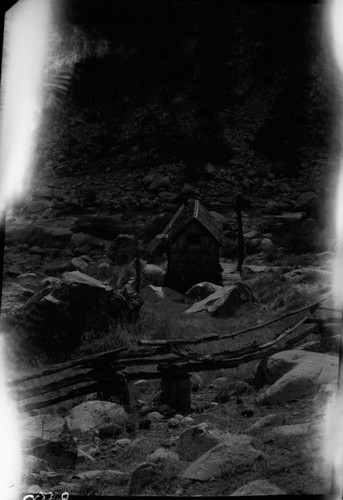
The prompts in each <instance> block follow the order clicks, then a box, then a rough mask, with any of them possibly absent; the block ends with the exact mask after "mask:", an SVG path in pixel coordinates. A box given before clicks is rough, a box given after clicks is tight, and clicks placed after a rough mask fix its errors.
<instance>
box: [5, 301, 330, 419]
mask: <svg viewBox="0 0 343 500" xmlns="http://www.w3.org/2000/svg"><path fill="white" fill-rule="evenodd" d="M330 296H331V295H330V294H326V295H323V296H322V297H321V298H320V299H318V300H317V301H315V302H313V303H311V304H309V305H307V306H304V307H302V308H300V309H297V310H295V311H291V312H289V313H287V314H285V315H283V316H280V317H278V318H275V319H273V320H271V321H267V322H265V323H262V324H260V325H257V326H254V327H249V328H246V329H244V330H240V331H238V332H233V333H229V334H224V335H217V334H208V335H206V336H202V337H200V338H192V339H177V340H175V339H173V340H140V341H139V346H138V348H137V349H136V350H134V351H133V350H131V351H130V350H129V349H128V348H126V347H122V348H118V349H113V350H109V351H105V352H102V353H99V354H93V355H89V356H85V357H83V358H80V359H76V360H72V361H67V362H64V363H59V364H56V365H54V366H51V367H49V368H46V369H43V370H40V371H38V372H36V373H34V374H31V375H29V376H24V377H20V378H17V379H15V380H12V381H10V382H9V383H8V384H7V386H8V387H9V389H10V390H11V393H12V394H13V397H14V399H15V400H16V401H17V406H18V409H19V410H20V411H30V410H33V409H38V408H44V407H47V406H50V405H53V404H57V403H60V402H62V401H66V400H69V399H73V398H77V397H80V396H85V395H87V394H92V393H95V392H97V393H101V392H103V391H104V390H107V391H110V390H112V389H113V391H114V395H116V394H117V393H118V394H119V395H120V396H121V397H124V396H125V395H127V391H128V389H127V387H128V386H127V383H128V382H130V381H133V380H138V379H143V378H144V379H160V378H164V377H166V376H168V377H173V376H175V377H177V376H183V375H185V376H186V375H187V374H189V373H192V372H199V371H210V370H217V369H220V368H234V367H237V366H239V365H241V364H243V363H249V362H251V361H256V360H262V359H265V358H267V357H268V356H271V355H272V354H275V353H277V352H279V351H282V350H286V349H289V348H291V347H293V346H294V345H296V344H297V343H298V342H299V341H300V340H302V339H304V338H306V337H307V336H309V335H311V334H320V335H322V337H323V338H328V337H330V334H331V336H332V329H333V328H334V327H335V326H337V325H339V324H340V318H339V317H334V316H330V317H329V318H326V319H325V320H323V319H318V318H314V317H312V316H313V315H314V313H315V312H317V311H318V310H327V311H329V312H337V313H338V312H339V311H335V310H334V309H331V308H326V307H321V304H322V303H323V302H324V301H325V300H327V299H328V298H330ZM301 313H303V314H302V315H301V317H300V318H298V319H295V320H294V323H293V324H292V325H290V326H288V327H287V328H286V329H283V330H282V331H281V332H278V333H277V334H276V335H275V332H274V337H273V338H272V339H271V340H268V341H267V342H264V343H261V344H258V342H257V341H256V340H254V341H253V342H252V343H250V344H249V345H247V346H246V347H243V348H240V349H236V350H229V349H222V350H221V351H220V352H217V353H215V352H214V353H211V354H203V353H199V352H196V351H194V349H192V346H196V345H199V344H206V343H212V342H219V341H223V340H227V339H231V338H234V337H238V336H240V335H243V334H246V333H249V332H255V331H259V330H260V329H261V328H265V327H268V326H270V325H274V324H275V323H277V322H280V321H282V320H285V319H286V318H292V317H293V316H296V315H300V314H301ZM299 330H300V331H299ZM294 334H295V335H294ZM51 378H52V379H51ZM49 379H50V380H49ZM104 388H105V389H104ZM123 395H124V396H123ZM125 397H126V396H125Z"/></svg>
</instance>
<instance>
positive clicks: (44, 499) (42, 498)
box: [23, 491, 69, 500]
mask: <svg viewBox="0 0 343 500" xmlns="http://www.w3.org/2000/svg"><path fill="white" fill-rule="evenodd" d="M68 498H69V493H68V492H67V491H64V492H63V493H61V496H59V495H57V496H55V495H54V494H53V493H52V492H51V491H49V493H43V492H39V493H34V494H30V495H25V496H24V498H23V500H68Z"/></svg>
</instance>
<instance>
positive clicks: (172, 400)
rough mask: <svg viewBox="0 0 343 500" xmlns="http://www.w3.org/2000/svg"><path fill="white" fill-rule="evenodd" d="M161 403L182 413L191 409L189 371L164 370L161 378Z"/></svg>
mask: <svg viewBox="0 0 343 500" xmlns="http://www.w3.org/2000/svg"><path fill="white" fill-rule="evenodd" d="M161 389H162V394H161V403H162V404H167V405H169V406H170V407H171V408H173V409H174V410H176V411H178V412H179V413H182V414H183V415H184V414H186V413H189V411H190V409H191V377H190V374H189V373H175V372H174V373H173V372H172V371H166V372H165V373H164V374H163V376H162V380H161Z"/></svg>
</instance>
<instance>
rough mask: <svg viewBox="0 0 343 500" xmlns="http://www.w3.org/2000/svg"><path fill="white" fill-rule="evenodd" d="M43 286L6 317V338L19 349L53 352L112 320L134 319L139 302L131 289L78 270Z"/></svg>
mask: <svg viewBox="0 0 343 500" xmlns="http://www.w3.org/2000/svg"><path fill="white" fill-rule="evenodd" d="M63 278H64V279H63V281H62V280H61V282H59V283H57V284H52V285H51V286H47V287H45V288H43V289H42V290H41V291H39V292H38V293H36V294H35V295H33V296H32V297H31V298H30V299H29V300H28V301H27V302H26V303H25V304H24V305H23V306H22V307H20V308H19V309H17V310H15V311H14V312H13V313H10V314H9V315H8V316H7V317H6V319H5V322H6V325H7V330H8V332H9V335H8V337H9V340H10V342H11V341H13V346H14V348H16V349H20V350H22V351H23V352H28V353H31V352H48V353H52V352H56V351H64V352H65V351H66V350H68V349H71V348H74V347H76V346H77V345H78V344H79V342H80V340H81V336H82V333H83V332H85V331H88V330H91V329H93V328H96V329H97V330H98V331H103V332H106V331H108V329H109V327H110V324H111V323H112V322H113V320H115V321H130V322H132V321H135V320H136V319H137V318H138V315H139V310H140V308H141V307H142V305H143V300H142V298H141V297H140V296H139V295H138V294H136V293H135V292H133V291H131V290H123V291H118V292H117V291H114V290H113V289H112V288H111V287H109V286H106V285H105V284H104V283H102V282H101V281H98V280H96V279H94V278H91V277H90V276H87V275H86V274H83V273H81V272H79V271H73V272H69V273H64V274H63Z"/></svg>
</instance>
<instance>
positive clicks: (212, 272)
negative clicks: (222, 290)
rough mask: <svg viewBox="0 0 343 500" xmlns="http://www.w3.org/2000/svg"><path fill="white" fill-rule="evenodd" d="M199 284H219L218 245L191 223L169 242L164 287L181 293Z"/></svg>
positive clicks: (210, 235)
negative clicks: (208, 282)
mask: <svg viewBox="0 0 343 500" xmlns="http://www.w3.org/2000/svg"><path fill="white" fill-rule="evenodd" d="M201 281H210V282H211V283H215V284H221V274H220V268H219V244H218V242H217V241H216V240H215V239H214V237H213V236H212V234H211V233H210V232H209V231H207V229H205V228H204V227H203V226H202V225H201V224H199V222H197V221H196V220H193V221H192V222H190V223H189V224H188V225H187V226H186V227H185V228H184V229H182V230H181V231H180V233H178V234H177V235H176V236H175V238H174V239H173V240H172V241H171V242H170V248H169V254H168V270H167V276H166V285H167V286H169V287H171V288H174V289H176V290H179V291H181V292H182V293H184V292H186V291H187V290H188V289H189V288H190V287H191V286H193V285H195V284H196V283H199V282H201Z"/></svg>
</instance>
